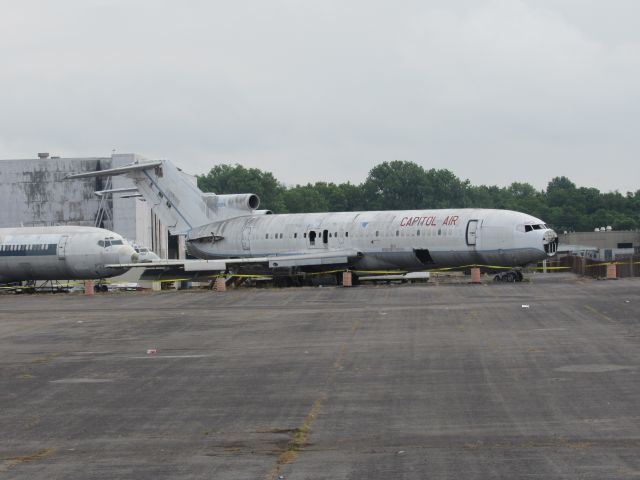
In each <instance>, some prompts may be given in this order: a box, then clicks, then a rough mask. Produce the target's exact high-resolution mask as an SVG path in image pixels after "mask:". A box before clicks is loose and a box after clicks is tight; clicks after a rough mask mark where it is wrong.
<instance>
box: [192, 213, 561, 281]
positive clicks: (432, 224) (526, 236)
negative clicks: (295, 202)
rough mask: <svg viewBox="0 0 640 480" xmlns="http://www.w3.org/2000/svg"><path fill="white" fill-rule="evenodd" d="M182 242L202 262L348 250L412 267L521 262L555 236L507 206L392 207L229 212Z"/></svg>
mask: <svg viewBox="0 0 640 480" xmlns="http://www.w3.org/2000/svg"><path fill="white" fill-rule="evenodd" d="M187 246H188V249H189V252H190V253H191V254H192V255H194V256H196V257H198V258H208V259H216V258H243V257H261V256H269V255H278V256H286V255H295V254H313V253H317V252H321V251H330V250H341V249H354V250H357V251H359V252H361V253H362V255H361V256H360V257H359V258H358V259H357V260H354V262H353V265H351V266H352V267H354V268H362V269H381V268H385V269H390V268H400V269H408V270H419V269H425V268H435V267H446V266H455V265H467V264H484V265H496V266H511V267H513V266H521V265H526V264H529V263H532V262H537V261H540V260H543V259H545V258H547V257H548V256H549V255H553V254H554V253H555V250H556V246H557V235H556V234H555V232H554V231H553V230H551V229H550V228H549V227H548V226H547V225H545V224H544V222H543V221H542V220H540V219H538V218H535V217H532V216H531V215H527V214H524V213H520V212H515V211H510V210H493V209H442V210H440V209H439V210H400V211H379V212H341V213H307V214H284V215H258V216H255V215H249V216H241V217H235V218H230V219H227V220H223V221H220V222H214V223H211V224H208V225H205V226H202V227H199V228H196V229H193V230H192V231H190V232H189V234H188V236H187Z"/></svg>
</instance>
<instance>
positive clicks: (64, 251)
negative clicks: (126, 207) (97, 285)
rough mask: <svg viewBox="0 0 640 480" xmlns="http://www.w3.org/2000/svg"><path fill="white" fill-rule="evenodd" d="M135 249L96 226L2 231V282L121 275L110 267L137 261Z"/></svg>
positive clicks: (120, 271) (0, 277)
mask: <svg viewBox="0 0 640 480" xmlns="http://www.w3.org/2000/svg"><path fill="white" fill-rule="evenodd" d="M136 259H137V257H136V253H135V250H134V249H133V247H131V246H130V245H128V244H125V242H124V240H123V239H122V237H121V236H120V235H118V234H116V233H114V232H111V231H109V230H104V229H101V228H93V227H77V226H63V227H26V228H0V282H3V283H6V282H17V281H23V280H82V279H95V278H106V277H112V276H115V275H120V274H122V273H124V272H126V271H127V269H126V268H124V269H113V268H106V267H105V265H107V264H114V263H129V262H132V261H136Z"/></svg>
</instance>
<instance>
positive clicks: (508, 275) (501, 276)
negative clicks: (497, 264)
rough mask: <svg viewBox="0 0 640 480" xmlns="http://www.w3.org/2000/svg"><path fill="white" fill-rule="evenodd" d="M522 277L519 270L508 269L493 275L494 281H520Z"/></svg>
mask: <svg viewBox="0 0 640 480" xmlns="http://www.w3.org/2000/svg"><path fill="white" fill-rule="evenodd" d="M523 279H524V276H523V275H522V272H521V271H520V270H509V271H508V272H500V273H498V274H496V276H495V277H493V281H494V282H509V283H512V282H521V281H522V280H523Z"/></svg>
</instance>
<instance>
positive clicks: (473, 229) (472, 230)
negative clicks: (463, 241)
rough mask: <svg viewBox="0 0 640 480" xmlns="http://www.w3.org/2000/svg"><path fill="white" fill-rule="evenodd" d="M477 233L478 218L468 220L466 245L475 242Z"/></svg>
mask: <svg viewBox="0 0 640 480" xmlns="http://www.w3.org/2000/svg"><path fill="white" fill-rule="evenodd" d="M477 233H478V220H469V223H467V245H470V246H473V245H475V244H476V239H477Z"/></svg>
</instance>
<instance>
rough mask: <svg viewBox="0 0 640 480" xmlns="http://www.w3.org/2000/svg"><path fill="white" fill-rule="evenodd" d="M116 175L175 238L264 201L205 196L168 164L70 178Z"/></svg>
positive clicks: (134, 165) (139, 165) (135, 165)
mask: <svg viewBox="0 0 640 480" xmlns="http://www.w3.org/2000/svg"><path fill="white" fill-rule="evenodd" d="M113 175H124V176H126V177H128V178H130V179H131V180H132V181H133V183H134V185H135V187H136V188H137V190H138V192H139V193H140V194H141V195H142V197H144V199H145V200H146V201H147V202H149V205H150V206H151V209H152V211H153V212H154V213H155V214H156V215H157V216H158V217H159V218H160V220H161V221H162V223H164V224H165V225H166V226H167V227H168V228H169V231H170V232H171V234H173V235H176V234H184V233H186V232H188V231H189V230H192V229H194V228H197V227H201V226H203V225H206V224H208V223H212V222H215V221H219V220H225V219H227V218H232V217H237V216H241V215H251V214H252V213H254V211H255V209H257V208H258V206H259V205H260V200H259V199H258V197H257V196H256V195H253V194H240V195H215V194H212V193H204V192H202V190H200V189H199V188H198V186H197V185H196V184H195V182H194V181H193V179H192V178H191V177H189V176H187V175H185V174H184V173H183V172H182V171H181V170H179V169H178V168H177V167H176V166H175V165H173V164H172V163H171V162H170V161H168V160H158V161H152V162H135V163H132V164H129V165H125V166H122V167H116V168H110V169H106V170H98V171H95V172H83V173H78V174H73V175H67V177H66V178H68V179H74V178H86V177H102V176H113Z"/></svg>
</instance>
